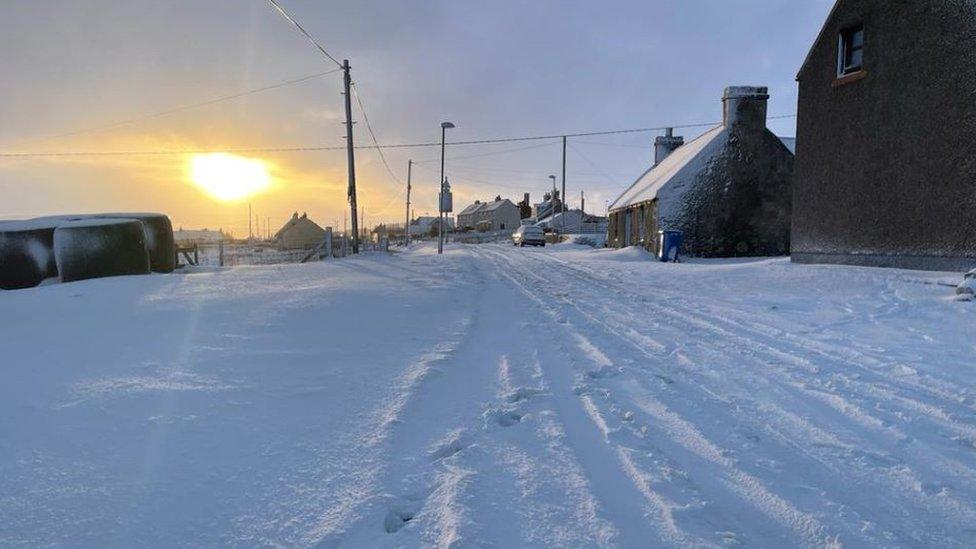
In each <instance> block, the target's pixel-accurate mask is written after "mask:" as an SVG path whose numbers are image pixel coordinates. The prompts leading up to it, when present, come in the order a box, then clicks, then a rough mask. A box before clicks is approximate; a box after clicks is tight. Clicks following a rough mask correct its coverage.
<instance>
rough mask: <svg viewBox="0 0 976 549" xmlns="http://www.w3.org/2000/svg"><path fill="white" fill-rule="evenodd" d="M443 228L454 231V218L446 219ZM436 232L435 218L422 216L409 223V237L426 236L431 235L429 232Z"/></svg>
mask: <svg viewBox="0 0 976 549" xmlns="http://www.w3.org/2000/svg"><path fill="white" fill-rule="evenodd" d="M444 226H445V227H446V228H447V230H449V231H453V230H454V218H453V217H448V218H447V221H446V222H445V223H444ZM436 230H437V216H433V215H424V216H420V217H418V218H417V219H414V220H413V221H411V222H410V228H409V231H410V236H414V237H416V236H427V235H429V234H431V231H436Z"/></svg>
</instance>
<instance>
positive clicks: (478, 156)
mask: <svg viewBox="0 0 976 549" xmlns="http://www.w3.org/2000/svg"><path fill="white" fill-rule="evenodd" d="M557 143H558V141H553V142H551V143H540V144H537V145H528V146H525V147H515V148H511V149H502V150H499V151H491V152H486V153H481V154H469V155H465V156H448V157H447V160H451V161H454V160H467V159H470V158H482V157H485V156H495V155H499V154H508V153H513V152H521V151H528V150H532V149H541V148H542V147H551V146H552V145H555V144H557ZM448 145H450V143H448ZM440 161H441V159H440V158H428V159H427V160H414V162H413V163H414V164H429V163H431V162H440Z"/></svg>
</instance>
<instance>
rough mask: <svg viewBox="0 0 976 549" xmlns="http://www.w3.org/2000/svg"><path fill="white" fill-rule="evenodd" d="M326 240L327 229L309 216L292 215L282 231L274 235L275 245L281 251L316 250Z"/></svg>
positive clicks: (304, 214)
mask: <svg viewBox="0 0 976 549" xmlns="http://www.w3.org/2000/svg"><path fill="white" fill-rule="evenodd" d="M324 240H325V229H323V228H322V227H319V225H318V224H317V223H315V222H314V221H312V220H311V219H309V218H308V214H306V213H304V212H303V213H302V215H301V216H299V215H298V212H295V213H293V214H292V216H291V219H289V220H288V222H287V223H285V224H284V226H282V227H281V229H279V230H278V232H276V233H275V235H274V241H275V244H276V245H277V246H278V249H280V250H290V249H308V248H314V247H316V246H318V245H319V244H321V243H322V242H323V241H324Z"/></svg>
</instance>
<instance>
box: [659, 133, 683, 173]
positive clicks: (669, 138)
mask: <svg viewBox="0 0 976 549" xmlns="http://www.w3.org/2000/svg"><path fill="white" fill-rule="evenodd" d="M684 144H685V138H684V137H681V136H680V135H679V136H678V137H675V136H674V128H668V129H667V130H665V132H664V135H660V136H658V137H657V138H655V139H654V165H655V166H657V165H658V164H660V163H661V162H662V161H664V159H665V158H667V157H668V156H669V155H670V154H671V153H673V152H674V150H675V149H677V148H678V147H680V146H682V145H684Z"/></svg>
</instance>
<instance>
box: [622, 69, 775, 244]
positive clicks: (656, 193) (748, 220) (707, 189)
mask: <svg viewBox="0 0 976 549" xmlns="http://www.w3.org/2000/svg"><path fill="white" fill-rule="evenodd" d="M768 98H769V95H768V94H767V89H766V88H765V87H752V86H736V87H729V88H726V89H725V93H724V95H723V97H722V103H723V122H722V124H719V125H718V126H715V127H714V128H712V129H710V130H708V131H707V132H705V133H704V134H702V135H701V136H699V137H698V138H696V139H694V140H692V141H691V142H689V143H687V144H685V143H684V140H683V138H681V137H676V136H674V135H673V134H672V132H671V131H668V133H667V135H665V136H662V137H658V138H657V140H656V141H655V147H654V165H653V166H652V167H651V168H649V169H648V170H647V171H646V172H644V174H643V175H641V176H640V177H639V178H638V179H637V181H635V182H634V183H633V184H632V185H631V186H630V187H629V188H628V189H627V190H626V191H624V192H623V194H621V195H620V197H618V198H617V199H616V200H615V201H614V202H613V204H612V205H611V206H610V226H609V229H608V234H607V244H608V245H609V246H613V247H624V246H643V247H644V248H646V249H648V250H649V251H651V252H653V253H657V252H658V246H659V239H658V236H657V235H658V231H661V230H669V229H677V230H681V231H683V232H684V241H685V243H684V246H683V253H686V254H689V255H695V256H703V257H729V256H757V255H785V254H786V253H787V252H788V250H789V247H790V209H791V200H792V176H793V153H792V152H791V151H790V150H789V148H788V147H787V146H786V145H785V144H784V143H783V141H782V140H780V138H778V137H776V136H775V135H773V133H772V132H771V131H769V130H768V129H767V128H766V103H767V100H768Z"/></svg>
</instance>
